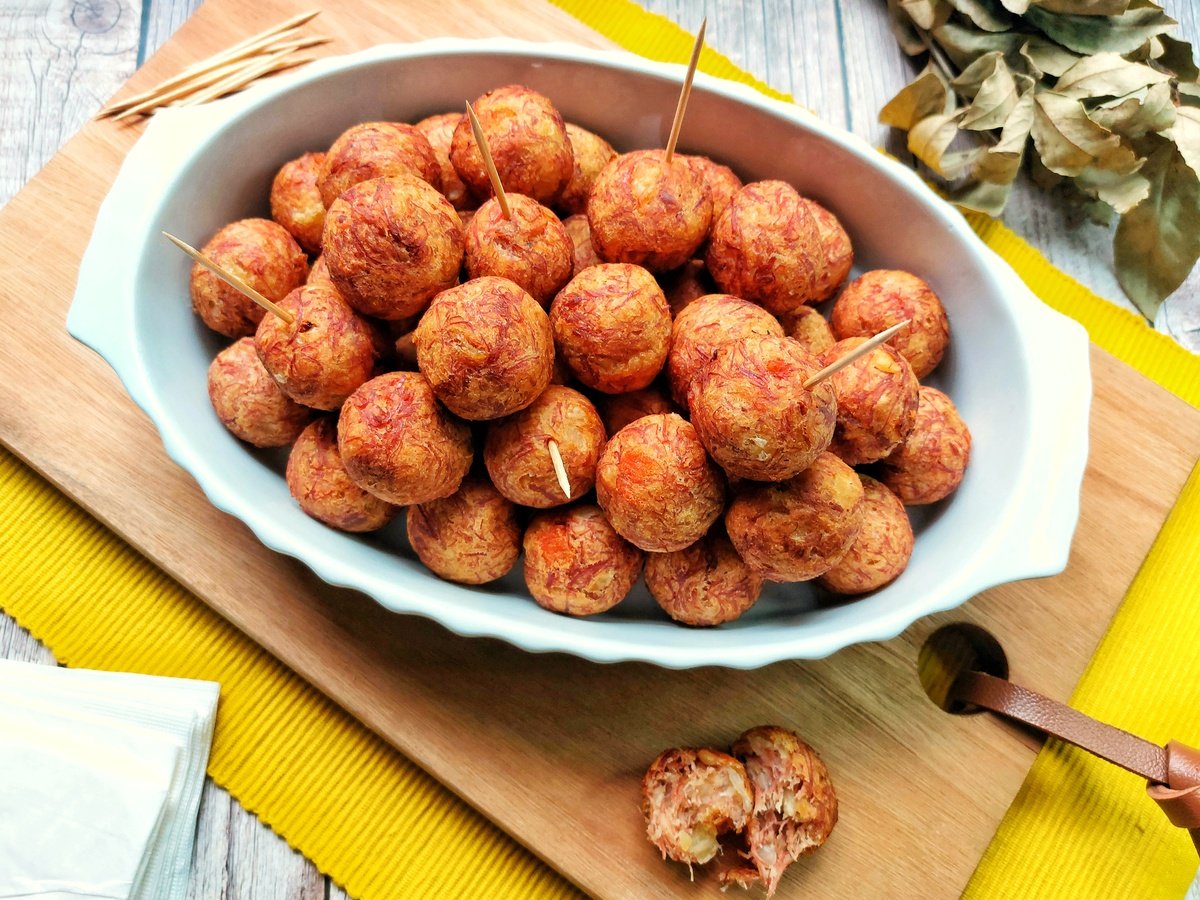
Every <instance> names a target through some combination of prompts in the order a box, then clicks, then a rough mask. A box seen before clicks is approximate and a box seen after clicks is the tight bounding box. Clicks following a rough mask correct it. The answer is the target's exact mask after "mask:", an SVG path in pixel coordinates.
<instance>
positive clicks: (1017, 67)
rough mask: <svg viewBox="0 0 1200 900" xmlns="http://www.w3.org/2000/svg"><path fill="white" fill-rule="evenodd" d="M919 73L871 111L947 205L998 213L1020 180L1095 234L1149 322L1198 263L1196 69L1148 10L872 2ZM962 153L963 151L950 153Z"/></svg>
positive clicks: (1075, 1)
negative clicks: (1070, 204)
mask: <svg viewBox="0 0 1200 900" xmlns="http://www.w3.org/2000/svg"><path fill="white" fill-rule="evenodd" d="M888 9H889V13H890V16H891V22H892V30H893V32H894V33H895V35H896V39H897V40H898V41H899V43H900V46H901V47H902V48H903V49H904V52H905V53H907V54H909V55H910V56H918V55H922V54H926V55H928V58H929V64H928V65H927V66H926V68H925V69H924V70H923V71H922V72H921V73H920V74H919V75H917V77H916V78H915V79H914V80H913V82H912V83H911V84H909V85H908V86H907V87H906V88H904V90H902V91H900V93H898V94H897V95H896V96H895V97H893V98H892V100H891V101H890V102H889V103H888V104H887V106H885V107H884V108H883V110H882V111H881V112H880V116H879V118H880V121H881V122H883V123H884V124H886V125H891V126H892V127H894V128H899V129H902V130H904V131H907V132H908V148H909V150H910V151H911V152H912V154H913V155H914V156H915V157H916V158H917V159H918V160H920V161H921V162H922V163H924V164H925V165H926V166H927V167H928V168H929V169H930V170H931V171H932V172H933V173H934V174H935V175H936V176H938V177H940V178H941V179H943V181H944V182H946V188H947V190H948V193H949V195H950V197H951V198H952V199H953V200H954V201H955V202H956V203H958V204H959V205H961V206H963V207H965V208H967V209H972V210H977V211H979V212H983V213H987V214H988V215H992V216H998V215H1000V214H1001V213H1003V211H1004V207H1005V205H1006V203H1007V202H1008V197H1009V194H1010V192H1011V190H1012V185H1013V182H1014V181H1015V179H1016V177H1017V175H1018V173H1019V172H1020V171H1021V169H1022V168H1023V167H1025V166H1028V167H1029V169H1030V173H1031V175H1032V177H1033V179H1034V182H1035V183H1036V184H1038V185H1039V186H1040V187H1043V188H1045V189H1049V188H1055V187H1057V188H1060V189H1063V188H1065V189H1066V194H1067V196H1070V197H1073V198H1074V199H1076V200H1078V201H1079V202H1080V203H1082V204H1084V205H1085V207H1086V209H1087V211H1088V213H1089V215H1090V216H1091V217H1092V218H1093V219H1095V220H1097V221H1108V220H1109V219H1111V216H1112V215H1113V214H1116V215H1119V216H1120V223H1119V225H1118V227H1117V230H1116V235H1115V237H1114V247H1113V249H1114V259H1115V262H1116V269H1117V278H1118V280H1119V281H1120V283H1121V286H1122V288H1123V289H1124V290H1125V293H1126V294H1128V295H1129V297H1130V299H1131V300H1133V302H1134V303H1135V304H1136V305H1137V307H1138V309H1140V310H1141V311H1142V313H1143V314H1144V315H1145V316H1146V317H1147V318H1148V319H1151V320H1153V318H1154V315H1155V312H1156V311H1157V309H1158V307H1159V305H1160V304H1161V303H1162V301H1163V300H1164V299H1165V298H1166V297H1167V295H1168V294H1170V293H1171V292H1172V291H1174V290H1175V289H1176V288H1177V287H1179V285H1180V284H1182V283H1183V281H1184V279H1185V278H1186V277H1187V275H1188V273H1189V272H1190V271H1191V269H1192V267H1193V266H1194V265H1195V264H1196V261H1197V259H1198V258H1200V68H1198V67H1197V65H1196V62H1195V59H1194V58H1193V52H1192V46H1191V45H1190V44H1188V43H1187V42H1185V41H1180V40H1177V39H1176V38H1174V37H1172V36H1171V35H1170V34H1169V32H1170V31H1172V30H1173V29H1174V28H1175V26H1176V23H1175V21H1174V20H1173V19H1171V18H1170V17H1169V16H1168V15H1167V14H1166V13H1165V12H1163V10H1162V8H1161V7H1160V6H1159V5H1158V4H1156V3H1154V2H1152V0H888ZM964 145H965V149H964Z"/></svg>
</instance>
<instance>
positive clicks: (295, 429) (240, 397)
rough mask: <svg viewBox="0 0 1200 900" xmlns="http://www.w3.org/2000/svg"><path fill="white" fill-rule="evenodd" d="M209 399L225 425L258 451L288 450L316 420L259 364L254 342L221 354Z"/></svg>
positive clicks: (238, 343)
mask: <svg viewBox="0 0 1200 900" xmlns="http://www.w3.org/2000/svg"><path fill="white" fill-rule="evenodd" d="M208 398H209V400H211V401H212V405H213V409H214V410H215V411H216V413H217V418H218V419H220V420H221V424H222V425H224V426H225V427H226V428H228V429H229V430H230V432H232V433H233V435H234V437H237V438H239V439H240V440H243V441H245V442H246V443H248V444H253V445H254V446H255V447H286V446H287V445H288V444H290V443H292V441H294V440H296V438H297V437H298V436H299V434H300V432H301V431H303V430H304V426H305V425H307V424H308V423H309V421H310V420H311V419H312V417H313V411H312V410H311V409H309V408H308V407H306V406H301V405H300V404H299V403H297V402H296V401H294V400H292V399H291V398H290V397H288V395H287V394H285V393H284V392H283V391H282V390H280V388H279V385H278V384H276V383H275V379H274V378H272V377H271V373H270V372H268V371H267V370H266V369H265V368H264V367H263V364H262V362H261V361H260V360H259V358H258V353H256V352H255V350H254V338H248V337H244V338H242V339H241V340H239V341H236V342H235V343H233V344H231V345H230V346H228V347H226V348H225V349H224V350H222V351H221V352H220V353H218V354H217V356H216V358H215V359H214V360H213V361H212V364H211V365H210V366H209V367H208Z"/></svg>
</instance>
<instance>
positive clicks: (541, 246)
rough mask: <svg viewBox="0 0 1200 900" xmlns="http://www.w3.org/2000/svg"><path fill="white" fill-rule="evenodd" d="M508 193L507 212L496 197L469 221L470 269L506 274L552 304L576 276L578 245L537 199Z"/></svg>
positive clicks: (477, 272)
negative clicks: (559, 292)
mask: <svg viewBox="0 0 1200 900" xmlns="http://www.w3.org/2000/svg"><path fill="white" fill-rule="evenodd" d="M507 199H508V206H509V212H510V213H511V215H510V216H509V217H508V218H505V217H504V210H503V209H502V208H501V207H500V203H499V202H498V201H497V200H496V199H494V198H493V199H491V200H489V201H487V202H486V203H485V204H483V206H481V207H479V209H478V210H477V211H476V212H475V215H474V217H472V219H471V222H470V224H468V225H467V229H466V246H467V257H466V259H467V274H468V275H469V276H470V277H471V278H479V277H481V276H483V275H495V276H498V277H500V278H507V279H508V280H509V281H513V282H516V283H517V284H518V285H520V286H521V287H522V288H523V289H524V290H526V291H528V292H529V294H530V295H531V296H532V297H533V299H534V300H536V301H537V302H538V303H540V304H541V305H542V306H543V307H545V306H549V305H550V300H551V299H552V298H553V297H554V295H555V294H557V293H558V291H559V290H560V289H561V288H562V286H563V285H564V284H566V283H567V282H568V281H570V280H571V272H572V270H573V267H574V259H575V245H574V243H573V242H572V241H571V236H570V235H569V234H567V229H566V228H565V227H564V226H563V223H562V222H560V221H559V220H558V216H556V215H554V213H552V212H551V211H550V210H548V209H547V208H546V207H544V206H542V205H541V204H540V203H538V202H537V201H536V200H533V199H531V198H529V197H526V196H524V195H522V194H508V195H507Z"/></svg>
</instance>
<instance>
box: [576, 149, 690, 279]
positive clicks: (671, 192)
mask: <svg viewBox="0 0 1200 900" xmlns="http://www.w3.org/2000/svg"><path fill="white" fill-rule="evenodd" d="M587 217H588V222H589V223H590V224H591V226H592V243H593V244H595V245H596V253H597V254H598V255H599V256H600V258H601V259H603V260H606V261H608V262H614V263H634V264H636V265H640V266H645V267H646V268H647V269H650V270H651V271H652V272H666V271H669V270H671V269H674V268H677V267H678V266H681V265H683V264H684V263H685V262H687V261H688V260H689V259H691V258H692V256H694V255H695V253H696V250H697V249H699V247H700V245H701V244H702V243H703V242H704V238H705V237H706V236H707V235H708V229H709V226H710V225H711V224H712V199H711V198H710V197H709V195H708V188H707V187H706V186H705V184H704V180H703V179H702V178H701V177H700V176H699V175H697V174H696V172H695V170H694V169H693V168H692V167H691V166H690V165H688V164H687V163H686V162H684V161H683V160H682V159H681V158H679V157H678V156H677V157H675V158H674V159H672V160H671V162H669V163H668V162H666V160H665V151H663V150H635V151H633V152H632V153H625V154H622V155H621V156H618V157H617V158H616V159H614V160H613V161H612V162H610V163H609V164H608V165H607V166H605V167H604V171H602V172H601V173H600V175H599V176H598V177H597V178H596V181H595V183H594V184H593V185H592V193H591V196H590V197H589V198H588V204H587Z"/></svg>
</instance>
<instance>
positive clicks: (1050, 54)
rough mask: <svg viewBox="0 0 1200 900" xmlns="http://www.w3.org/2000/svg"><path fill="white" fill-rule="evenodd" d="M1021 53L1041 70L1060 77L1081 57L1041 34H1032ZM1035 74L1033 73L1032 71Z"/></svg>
mask: <svg viewBox="0 0 1200 900" xmlns="http://www.w3.org/2000/svg"><path fill="white" fill-rule="evenodd" d="M1021 55H1022V56H1025V57H1026V58H1028V59H1029V60H1030V61H1031V62H1032V63H1033V64H1034V65H1035V66H1037V68H1038V70H1039V71H1040V72H1044V73H1045V74H1047V75H1053V76H1055V77H1058V76H1059V75H1061V74H1062V73H1063V72H1065V71H1067V69H1069V68H1071V66H1073V65H1075V63H1077V62H1078V61H1079V59H1080V57H1079V55H1078V54H1076V53H1072V52H1071V51H1070V50H1068V49H1067V48H1066V47H1063V46H1061V45H1059V44H1056V43H1054V41H1050V40H1047V39H1046V38H1044V37H1042V36H1041V35H1040V34H1033V35H1030V36H1029V38H1028V40H1027V41H1026V42H1025V45H1024V46H1023V47H1022V48H1021ZM1030 74H1033V73H1030Z"/></svg>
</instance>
